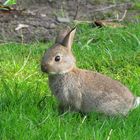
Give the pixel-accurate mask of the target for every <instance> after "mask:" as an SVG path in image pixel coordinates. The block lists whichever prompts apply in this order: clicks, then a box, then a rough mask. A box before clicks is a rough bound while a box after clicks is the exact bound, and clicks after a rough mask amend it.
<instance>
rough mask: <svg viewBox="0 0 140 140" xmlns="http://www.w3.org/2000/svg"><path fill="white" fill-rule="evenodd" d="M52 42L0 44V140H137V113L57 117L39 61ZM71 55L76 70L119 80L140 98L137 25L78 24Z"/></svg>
mask: <svg viewBox="0 0 140 140" xmlns="http://www.w3.org/2000/svg"><path fill="white" fill-rule="evenodd" d="M52 43H53V42H49V43H47V44H42V43H35V44H31V45H22V44H10V43H9V44H8V43H7V44H1V45H0V79H1V80H0V140H49V139H50V140H109V139H110V140H140V108H137V109H136V110H134V111H132V112H130V113H129V115H128V116H126V117H107V116H104V115H103V114H98V113H94V112H93V113H91V114H89V116H88V117H85V116H81V115H80V114H78V113H66V114H63V115H59V113H58V110H57V102H56V100H55V98H54V97H53V96H51V92H50V90H49V87H48V84H47V80H48V79H47V75H46V74H42V72H41V70H40V60H41V56H42V54H43V52H44V50H45V49H46V48H48V47H50V46H51V44H52ZM73 52H74V54H75V56H76V58H77V65H78V66H79V67H80V68H85V69H90V70H93V71H98V72H101V73H103V74H105V75H108V76H110V77H112V78H113V79H117V80H119V81H121V82H122V83H123V84H125V85H126V86H128V87H129V89H130V90H131V91H132V92H133V93H134V95H139V96H140V26H139V25H138V24H132V25H129V26H128V27H126V28H118V29H111V28H102V29H98V28H92V27H91V26H89V25H79V26H78V30H77V33H76V37H75V42H74V46H73ZM45 95H47V97H46V98H45V100H43V101H42V102H41V103H40V104H39V101H40V100H41V99H42V98H43V97H44V96H45Z"/></svg>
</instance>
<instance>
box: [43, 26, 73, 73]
mask: <svg viewBox="0 0 140 140" xmlns="http://www.w3.org/2000/svg"><path fill="white" fill-rule="evenodd" d="M75 31H76V28H74V29H72V30H70V31H68V30H67V31H65V32H60V33H59V35H58V37H57V39H56V43H55V45H53V46H52V47H51V48H49V49H48V50H47V51H46V52H45V54H44V56H43V58H42V62H41V69H42V71H43V72H46V73H48V74H63V73H67V72H69V71H71V70H72V69H73V68H74V67H75V58H74V56H73V54H72V51H71V47H72V43H73V38H74V35H75Z"/></svg>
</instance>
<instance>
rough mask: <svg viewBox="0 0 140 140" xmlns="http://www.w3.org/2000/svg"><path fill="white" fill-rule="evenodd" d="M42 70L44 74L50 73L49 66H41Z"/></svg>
mask: <svg viewBox="0 0 140 140" xmlns="http://www.w3.org/2000/svg"><path fill="white" fill-rule="evenodd" d="M41 70H42V72H48V69H47V66H46V65H43V64H41Z"/></svg>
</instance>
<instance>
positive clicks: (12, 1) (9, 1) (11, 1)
mask: <svg viewBox="0 0 140 140" xmlns="http://www.w3.org/2000/svg"><path fill="white" fill-rule="evenodd" d="M13 4H16V0H6V1H5V2H4V4H3V5H13Z"/></svg>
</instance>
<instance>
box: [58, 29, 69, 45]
mask: <svg viewBox="0 0 140 140" xmlns="http://www.w3.org/2000/svg"><path fill="white" fill-rule="evenodd" d="M70 31H71V29H70V28H69V27H67V28H66V29H65V30H61V31H60V32H59V33H58V35H57V37H56V40H55V43H59V44H63V40H64V38H65V37H66V35H67V34H68V33H69V32H70Z"/></svg>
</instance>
